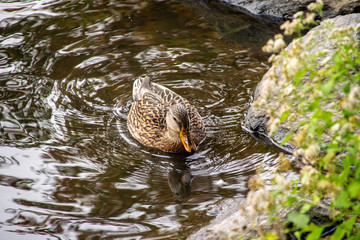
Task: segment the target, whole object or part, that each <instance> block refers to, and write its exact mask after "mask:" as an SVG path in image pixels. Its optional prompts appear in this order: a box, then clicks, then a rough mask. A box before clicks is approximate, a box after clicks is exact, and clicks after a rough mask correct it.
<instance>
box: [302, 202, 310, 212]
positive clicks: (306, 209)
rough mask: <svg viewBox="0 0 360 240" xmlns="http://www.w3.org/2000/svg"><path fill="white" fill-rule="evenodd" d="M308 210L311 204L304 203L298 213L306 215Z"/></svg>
mask: <svg viewBox="0 0 360 240" xmlns="http://www.w3.org/2000/svg"><path fill="white" fill-rule="evenodd" d="M310 208H311V204H309V203H305V204H304V205H303V206H302V207H301V209H300V212H301V213H307V212H308V211H309V210H310Z"/></svg>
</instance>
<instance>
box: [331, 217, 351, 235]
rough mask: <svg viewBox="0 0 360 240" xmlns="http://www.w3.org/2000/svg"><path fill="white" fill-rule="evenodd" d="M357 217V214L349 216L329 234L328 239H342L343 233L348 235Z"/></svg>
mask: <svg viewBox="0 0 360 240" xmlns="http://www.w3.org/2000/svg"><path fill="white" fill-rule="evenodd" d="M356 218H357V215H354V216H353V217H351V218H349V219H348V220H346V221H345V222H343V223H342V224H340V225H339V226H337V228H336V231H335V233H334V234H333V235H332V236H331V238H330V240H338V239H342V238H343V237H344V235H345V234H346V235H347V236H349V235H350V234H351V232H352V228H353V226H354V224H355V220H356Z"/></svg>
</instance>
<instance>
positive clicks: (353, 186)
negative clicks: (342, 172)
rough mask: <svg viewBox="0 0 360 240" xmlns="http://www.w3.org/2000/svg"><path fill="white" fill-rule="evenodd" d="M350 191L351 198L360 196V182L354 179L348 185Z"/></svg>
mask: <svg viewBox="0 0 360 240" xmlns="http://www.w3.org/2000/svg"><path fill="white" fill-rule="evenodd" d="M348 192H349V194H350V198H351V199H353V198H356V197H357V198H358V197H359V196H360V182H359V181H356V180H353V181H352V182H351V183H350V184H349V186H348Z"/></svg>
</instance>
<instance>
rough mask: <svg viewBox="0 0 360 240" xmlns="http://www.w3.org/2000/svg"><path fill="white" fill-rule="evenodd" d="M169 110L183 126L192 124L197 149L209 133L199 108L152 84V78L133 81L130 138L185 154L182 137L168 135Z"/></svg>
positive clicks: (129, 119) (190, 126)
mask: <svg viewBox="0 0 360 240" xmlns="http://www.w3.org/2000/svg"><path fill="white" fill-rule="evenodd" d="M185 109H186V110H185ZM170 110H171V113H175V115H178V116H179V118H181V119H183V121H182V123H179V125H180V126H182V125H181V124H183V125H187V124H189V133H190V137H191V139H192V141H193V143H195V145H196V146H197V145H198V144H199V143H200V142H201V141H202V140H203V139H204V138H205V135H206V132H205V126H204V124H203V122H202V120H201V116H200V115H199V113H198V111H197V110H196V108H195V107H194V106H193V105H191V104H190V103H189V102H188V101H187V100H186V99H185V98H183V97H181V96H180V95H178V94H176V93H175V92H173V91H171V90H170V89H168V88H166V87H163V86H161V85H159V84H156V83H152V82H150V79H149V77H145V78H138V79H137V80H136V81H135V82H134V86H133V103H132V106H131V109H130V112H129V115H128V129H129V131H130V133H131V135H132V136H133V137H134V138H135V139H137V140H138V141H139V142H140V143H142V144H143V145H146V146H149V147H154V148H158V149H161V150H164V151H168V152H186V150H185V148H184V145H183V143H182V142H181V139H180V136H177V137H174V135H172V134H169V132H170V130H169V125H168V123H167V119H169V118H168V117H169V116H168V117H167V114H168V113H169V111H170ZM171 116H172V115H171ZM184 119H185V120H184ZM186 119H188V120H186ZM174 120H177V121H178V120H179V119H175V118H174ZM169 122H170V121H169ZM185 122H187V124H185Z"/></svg>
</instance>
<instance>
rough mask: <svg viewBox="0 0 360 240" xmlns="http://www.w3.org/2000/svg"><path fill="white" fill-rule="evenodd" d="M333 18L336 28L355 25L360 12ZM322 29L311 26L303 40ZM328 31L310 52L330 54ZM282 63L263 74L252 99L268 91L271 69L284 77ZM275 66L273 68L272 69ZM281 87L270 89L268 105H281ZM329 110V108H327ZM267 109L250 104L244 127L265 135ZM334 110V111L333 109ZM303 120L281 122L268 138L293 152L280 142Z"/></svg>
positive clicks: (321, 35) (276, 107)
mask: <svg viewBox="0 0 360 240" xmlns="http://www.w3.org/2000/svg"><path fill="white" fill-rule="evenodd" d="M333 20H334V26H335V27H337V28H345V27H349V26H356V25H357V24H359V23H360V14H349V15H345V16H338V17H336V18H334V19H333ZM321 28H322V29H323V26H322V25H320V26H318V27H315V28H313V29H312V30H310V31H309V32H308V33H307V34H306V35H305V36H304V37H303V40H304V41H306V39H307V38H308V36H309V35H310V34H312V32H315V31H318V30H319V29H321ZM329 35H330V32H329V31H322V32H320V35H318V36H317V37H316V39H317V44H316V47H314V48H313V49H312V50H311V51H310V54H314V53H317V52H322V51H325V50H326V51H327V54H328V55H327V56H330V57H331V56H332V55H333V54H334V52H335V50H336V48H335V46H334V45H333V44H332V42H331V41H330V39H329ZM356 37H357V39H360V34H359V33H358V34H357V36H356ZM293 46H294V42H292V43H290V44H289V46H288V47H287V48H286V49H285V51H289V50H290V49H292V48H293ZM283 67H284V66H283V65H280V66H276V67H275V66H272V67H271V68H270V69H269V71H268V72H267V73H266V74H265V75H264V77H263V78H262V80H261V81H260V83H259V84H258V85H257V87H256V90H255V93H254V101H255V100H257V99H258V98H259V97H260V96H262V95H263V94H265V93H266V92H267V91H268V85H269V84H268V82H269V77H268V76H269V74H270V73H271V72H272V70H275V72H276V77H277V78H278V79H279V80H281V79H283V78H284V75H283V73H282V69H283ZM274 68H275V69H274ZM306 81H308V78H307V76H306V75H305V77H304V79H303V82H306ZM338 89H339V91H341V89H342V88H341V87H339V88H338ZM281 91H282V89H281V88H280V87H278V86H275V87H274V88H273V89H272V92H273V94H272V96H271V97H270V99H268V101H267V105H268V106H272V107H273V108H274V109H278V108H279V107H280V105H281V103H279V102H278V101H277V99H278V95H279V94H280V93H281ZM329 110H330V111H331V109H329ZM267 111H268V110H267V109H264V108H257V107H255V106H254V103H253V104H252V105H251V106H250V108H249V110H248V112H247V115H246V117H245V120H244V124H243V126H244V129H245V130H248V131H250V132H257V133H259V134H261V135H264V136H266V135H267V134H268V128H267V126H266V123H267V121H268V119H269V115H268V113H267ZM333 112H334V111H333ZM336 114H338V112H334V116H335V117H336ZM303 120H305V119H304V118H302V119H301V118H298V119H297V120H295V122H293V123H292V124H286V121H285V122H284V123H281V124H280V126H279V128H278V131H277V132H276V133H275V135H274V136H272V137H269V140H270V141H271V142H273V143H274V144H275V145H277V146H279V147H281V148H282V149H284V150H285V151H287V152H289V153H293V152H294V150H295V147H294V146H292V145H291V144H288V143H286V144H285V145H283V146H281V145H280V143H281V142H282V140H283V139H284V138H285V136H286V135H287V134H288V133H289V132H296V130H297V129H296V127H297V126H298V123H299V122H301V121H303Z"/></svg>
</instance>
